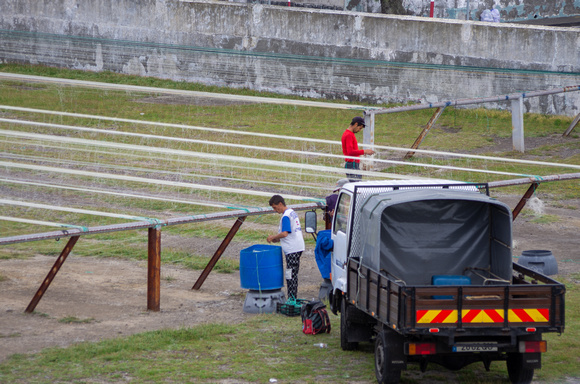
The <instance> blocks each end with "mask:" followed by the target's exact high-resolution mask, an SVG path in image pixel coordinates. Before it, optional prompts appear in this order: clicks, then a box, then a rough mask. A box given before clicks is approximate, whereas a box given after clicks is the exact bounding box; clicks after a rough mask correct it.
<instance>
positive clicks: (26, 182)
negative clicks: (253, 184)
mask: <svg viewBox="0 0 580 384" xmlns="http://www.w3.org/2000/svg"><path fill="white" fill-rule="evenodd" d="M0 181H3V182H5V183H12V184H24V185H35V186H37V187H48V188H56V189H66V190H71V191H79V192H90V193H101V194H105V195H114V196H123V197H134V198H138V199H149V200H160V201H165V202H169V203H180V204H190V205H202V206H204V207H215V208H228V209H240V208H239V207H235V206H231V205H226V204H209V203H202V202H200V201H191V200H176V199H167V198H165V197H156V196H147V195H136V194H132V193H121V192H111V191H106V190H104V189H97V188H77V187H69V186H64V185H56V184H46V183H36V182H33V181H23V180H13V179H0Z"/></svg>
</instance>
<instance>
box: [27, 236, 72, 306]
mask: <svg viewBox="0 0 580 384" xmlns="http://www.w3.org/2000/svg"><path fill="white" fill-rule="evenodd" d="M79 237H80V236H72V237H71V238H70V239H69V240H68V242H67V243H66V245H65V247H64V249H63V250H62V252H61V253H60V255H59V256H58V257H57V259H56V261H55V262H54V265H53V266H52V268H51V269H50V271H49V272H48V275H46V277H45V278H44V281H43V282H42V284H40V288H38V291H36V294H35V295H34V297H33V298H32V300H31V301H30V304H28V307H26V310H25V311H24V312H26V313H32V312H34V308H36V305H37V304H38V302H39V301H40V299H42V296H43V295H44V292H46V290H47V289H48V287H49V286H50V283H52V280H53V279H54V278H55V277H56V274H57V273H58V271H59V270H60V267H62V265H63V264H64V262H65V260H66V258H67V257H68V255H69V254H70V253H71V251H72V249H73V247H74V246H75V244H76V243H77V240H78V239H79Z"/></svg>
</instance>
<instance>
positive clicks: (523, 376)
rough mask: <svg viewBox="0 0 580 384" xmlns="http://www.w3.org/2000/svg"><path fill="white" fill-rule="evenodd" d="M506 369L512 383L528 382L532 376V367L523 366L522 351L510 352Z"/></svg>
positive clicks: (524, 383) (522, 383) (523, 383)
mask: <svg viewBox="0 0 580 384" xmlns="http://www.w3.org/2000/svg"><path fill="white" fill-rule="evenodd" d="M507 370H508V375H509V378H510V381H511V382H512V383H513V384H529V383H531V382H532V378H533V377H534V368H525V367H524V356H523V354H522V353H510V354H508V358H507Z"/></svg>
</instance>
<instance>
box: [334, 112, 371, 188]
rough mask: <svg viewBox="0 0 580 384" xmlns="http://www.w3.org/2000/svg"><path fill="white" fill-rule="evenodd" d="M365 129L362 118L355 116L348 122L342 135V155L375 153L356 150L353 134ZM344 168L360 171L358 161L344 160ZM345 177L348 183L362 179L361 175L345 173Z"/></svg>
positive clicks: (356, 143)
mask: <svg viewBox="0 0 580 384" xmlns="http://www.w3.org/2000/svg"><path fill="white" fill-rule="evenodd" d="M364 127H365V120H364V119H363V118H362V117H359V116H356V117H355V118H353V119H352V121H351V122H350V125H349V126H348V128H347V129H346V130H345V131H344V133H343V134H342V154H343V155H345V156H355V157H359V156H360V155H373V154H374V153H375V151H373V150H372V149H358V142H357V141H356V136H355V135H354V134H355V133H358V132H360V131H362V130H363V128H364ZM344 161H345V163H344V167H345V168H346V169H360V159H349V158H345V159H344ZM346 177H347V178H348V179H349V180H350V181H358V180H361V179H362V175H358V174H350V173H348V171H347V174H346Z"/></svg>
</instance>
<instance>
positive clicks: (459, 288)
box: [329, 180, 565, 384]
mask: <svg viewBox="0 0 580 384" xmlns="http://www.w3.org/2000/svg"><path fill="white" fill-rule="evenodd" d="M482 191H483V192H482ZM332 239H333V241H334V249H333V252H332V256H331V263H332V267H331V270H332V276H331V280H332V289H331V290H330V291H329V306H330V309H331V311H332V312H333V313H334V314H338V312H340V340H341V348H342V349H343V350H352V349H355V348H357V346H358V343H359V342H374V345H375V348H374V350H375V374H376V377H377V381H378V382H379V383H381V384H382V383H398V382H399V380H400V378H401V372H402V371H404V370H405V369H406V368H407V364H409V363H418V364H419V365H420V368H421V370H422V371H425V370H426V368H427V364H428V363H429V362H432V363H436V364H439V365H442V366H444V367H446V368H448V369H451V370H459V369H461V368H463V367H464V366H466V365H468V364H471V363H474V362H482V363H483V364H484V366H485V368H486V369H487V370H489V367H490V364H491V362H492V361H506V364H507V371H508V375H509V379H510V381H511V382H512V383H530V382H531V381H532V378H533V375H534V370H535V369H539V368H541V354H542V353H543V352H546V350H547V342H546V341H545V340H542V334H543V333H545V332H558V333H562V332H563V331H564V295H565V287H564V285H563V284H561V283H559V282H557V281H555V280H553V279H551V278H549V277H547V276H545V275H543V274H541V273H538V272H535V271H532V270H530V269H528V268H525V267H523V266H520V265H519V264H516V263H514V262H513V260H512V212H511V211H510V209H509V207H508V206H507V205H506V204H504V203H502V202H500V201H497V200H495V199H493V198H491V197H489V188H488V187H487V184H485V183H482V184H473V183H461V182H452V181H445V180H413V181H409V180H394V181H385V182H357V183H349V184H346V185H345V186H344V187H343V188H342V189H341V191H340V194H339V197H338V202H337V206H336V208H335V214H334V217H333V222H332Z"/></svg>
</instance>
